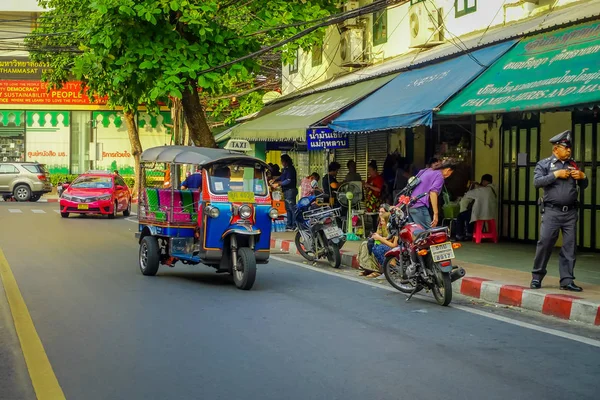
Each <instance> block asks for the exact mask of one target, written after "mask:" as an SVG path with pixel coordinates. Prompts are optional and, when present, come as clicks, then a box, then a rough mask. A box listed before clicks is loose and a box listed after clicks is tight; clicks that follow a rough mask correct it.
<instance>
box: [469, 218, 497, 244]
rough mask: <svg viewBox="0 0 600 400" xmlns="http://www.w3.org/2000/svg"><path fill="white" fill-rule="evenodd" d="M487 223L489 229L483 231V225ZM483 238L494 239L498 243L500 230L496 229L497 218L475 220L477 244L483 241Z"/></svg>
mask: <svg viewBox="0 0 600 400" xmlns="http://www.w3.org/2000/svg"><path fill="white" fill-rule="evenodd" d="M484 225H487V229H486V231H485V232H483V226H484ZM481 239H492V241H493V242H494V243H498V231H497V230H496V220H495V219H488V220H479V221H475V231H474V232H473V241H474V242H475V243H477V244H479V243H481Z"/></svg>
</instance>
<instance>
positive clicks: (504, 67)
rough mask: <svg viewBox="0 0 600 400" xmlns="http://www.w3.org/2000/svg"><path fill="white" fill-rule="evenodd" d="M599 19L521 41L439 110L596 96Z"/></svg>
mask: <svg viewBox="0 0 600 400" xmlns="http://www.w3.org/2000/svg"><path fill="white" fill-rule="evenodd" d="M599 57H600V22H593V23H587V24H582V25H577V26H574V27H570V28H565V29H561V30H557V31H553V32H548V33H544V34H540V35H536V36H532V37H530V38H525V39H523V40H522V41H521V42H519V43H518V44H517V45H516V46H515V47H514V48H513V49H512V50H510V51H509V52H508V53H506V55H505V56H504V57H502V58H501V59H500V60H498V61H497V62H496V63H495V64H494V65H492V66H491V67H490V68H489V69H488V70H487V71H486V72H485V73H484V74H482V75H481V77H479V78H478V79H477V80H475V81H474V82H473V83H472V84H471V85H470V86H468V87H467V88H466V89H464V90H463V91H462V92H461V93H460V94H459V95H458V96H457V97H455V98H454V99H453V100H451V101H450V102H448V103H447V104H446V105H445V106H444V107H443V108H442V110H441V111H440V113H439V114H441V115H452V114H472V113H500V112H510V111H525V110H541V109H553V108H560V107H565V106H570V105H576V104H587V103H592V102H596V101H598V100H600V65H599V64H598V59H599Z"/></svg>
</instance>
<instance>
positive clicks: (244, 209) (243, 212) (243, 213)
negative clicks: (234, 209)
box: [238, 204, 252, 219]
mask: <svg viewBox="0 0 600 400" xmlns="http://www.w3.org/2000/svg"><path fill="white" fill-rule="evenodd" d="M238 213H239V215H240V217H241V218H243V219H248V218H250V217H251V216H252V208H250V206H247V205H245V204H244V205H243V206H241V207H240V208H239V210H238Z"/></svg>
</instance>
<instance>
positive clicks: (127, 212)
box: [123, 199, 131, 217]
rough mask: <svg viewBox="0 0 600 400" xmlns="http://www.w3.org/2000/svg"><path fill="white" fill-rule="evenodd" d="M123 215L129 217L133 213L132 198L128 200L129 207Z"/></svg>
mask: <svg viewBox="0 0 600 400" xmlns="http://www.w3.org/2000/svg"><path fill="white" fill-rule="evenodd" d="M123 215H124V216H126V217H129V216H130V215H131V199H129V201H128V202H127V209H126V210H125V211H123Z"/></svg>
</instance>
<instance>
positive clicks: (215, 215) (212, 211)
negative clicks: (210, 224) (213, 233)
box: [204, 206, 221, 218]
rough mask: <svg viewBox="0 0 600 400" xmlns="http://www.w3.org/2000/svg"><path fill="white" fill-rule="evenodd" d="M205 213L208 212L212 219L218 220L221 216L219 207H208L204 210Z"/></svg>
mask: <svg viewBox="0 0 600 400" xmlns="http://www.w3.org/2000/svg"><path fill="white" fill-rule="evenodd" d="M204 211H205V212H206V215H208V216H209V217H211V218H218V217H219V215H220V214H221V212H220V211H219V209H218V208H217V207H211V206H208V207H206V208H205V209H204Z"/></svg>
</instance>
